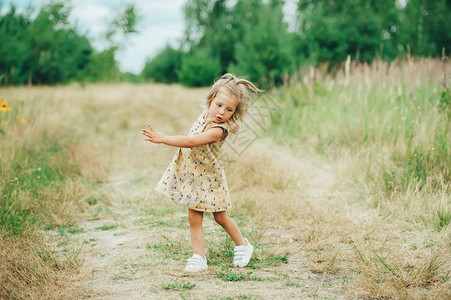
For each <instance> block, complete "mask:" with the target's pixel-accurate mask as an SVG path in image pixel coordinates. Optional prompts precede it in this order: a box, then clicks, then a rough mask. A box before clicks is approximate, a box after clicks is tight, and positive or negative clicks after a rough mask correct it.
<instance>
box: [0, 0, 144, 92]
mask: <svg viewBox="0 0 451 300" xmlns="http://www.w3.org/2000/svg"><path fill="white" fill-rule="evenodd" d="M0 8H1V2H0ZM32 14H33V11H31V10H30V9H29V10H28V11H26V12H25V13H18V12H17V10H16V8H15V7H14V6H11V7H10V9H9V10H8V11H7V12H6V13H4V14H0V85H21V84H57V83H66V82H69V81H73V80H76V81H118V80H123V79H124V78H125V74H122V73H121V72H120V70H119V67H118V63H117V61H116V59H115V54H116V52H117V50H118V49H119V48H120V47H121V46H123V45H122V44H121V43H120V42H118V40H121V37H123V36H126V35H128V34H130V33H134V32H136V30H135V25H136V21H137V17H136V12H135V8H134V7H133V6H132V5H128V6H126V7H124V8H123V9H121V10H119V11H118V12H117V15H115V16H113V18H112V19H111V20H110V24H108V30H107V32H105V36H104V40H105V44H106V45H107V47H106V49H105V50H103V51H95V50H94V48H93V46H92V43H91V41H90V40H89V38H88V37H87V36H86V34H83V33H81V32H80V30H79V29H78V28H77V27H76V26H74V25H72V24H70V22H69V15H70V6H68V5H67V3H66V2H63V1H62V2H51V3H49V4H47V5H44V6H43V7H42V8H41V9H40V10H39V12H38V13H37V14H36V16H35V17H32Z"/></svg>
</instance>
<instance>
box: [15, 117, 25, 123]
mask: <svg viewBox="0 0 451 300" xmlns="http://www.w3.org/2000/svg"><path fill="white" fill-rule="evenodd" d="M17 120H19V121H20V123H25V119H24V118H23V117H21V116H17Z"/></svg>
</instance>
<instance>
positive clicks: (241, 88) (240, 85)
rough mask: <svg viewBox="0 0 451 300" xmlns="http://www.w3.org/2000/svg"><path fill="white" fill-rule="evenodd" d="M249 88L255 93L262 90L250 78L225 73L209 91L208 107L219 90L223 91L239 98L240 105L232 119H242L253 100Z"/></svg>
mask: <svg viewBox="0 0 451 300" xmlns="http://www.w3.org/2000/svg"><path fill="white" fill-rule="evenodd" d="M249 90H252V91H253V92H255V93H258V92H262V90H260V89H258V88H257V87H256V86H255V85H254V84H253V83H252V82H250V81H249V80H246V79H243V78H238V77H236V76H235V75H233V74H230V73H227V74H224V75H222V76H221V78H220V79H218V80H217V81H216V82H215V83H214V84H213V86H212V87H211V89H210V91H209V92H208V95H207V100H206V105H207V108H209V107H210V104H211V101H213V99H214V98H215V97H216V95H217V94H218V93H219V92H223V93H225V94H227V95H229V96H232V97H236V98H237V99H238V105H237V106H236V109H235V112H234V113H233V115H232V117H231V118H230V119H231V120H232V121H233V122H235V123H237V122H238V121H242V120H243V117H244V115H245V114H246V112H247V109H248V107H249V103H250V101H251V93H250V91H249Z"/></svg>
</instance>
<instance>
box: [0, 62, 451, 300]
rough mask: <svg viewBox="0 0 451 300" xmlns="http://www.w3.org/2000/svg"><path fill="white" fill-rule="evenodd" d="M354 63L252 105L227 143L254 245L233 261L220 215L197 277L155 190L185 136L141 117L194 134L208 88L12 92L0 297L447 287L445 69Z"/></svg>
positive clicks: (450, 204)
mask: <svg viewBox="0 0 451 300" xmlns="http://www.w3.org/2000/svg"><path fill="white" fill-rule="evenodd" d="M346 69H348V70H350V71H349V72H348V71H344V70H346ZM344 70H343V72H342V71H341V70H339V71H337V72H336V74H335V75H334V76H332V75H328V74H326V73H324V72H322V71H321V69H315V70H313V69H310V70H306V72H305V74H302V75H303V76H302V77H301V78H302V80H299V81H296V82H293V83H292V84H291V85H289V86H286V87H283V88H280V89H277V90H273V91H270V92H268V93H266V94H265V95H263V96H261V97H259V98H258V99H257V100H256V101H255V104H254V106H253V107H252V110H251V113H250V115H249V118H248V119H246V120H245V122H244V123H243V124H242V130H241V132H240V133H239V134H238V135H236V136H230V137H229V142H228V143H227V144H226V145H225V146H224V155H223V158H224V160H225V165H226V168H227V169H226V174H227V178H228V181H229V188H230V193H231V196H232V203H233V208H232V210H231V211H230V215H231V216H232V217H233V218H234V219H235V220H236V221H237V223H238V224H239V226H240V228H241V229H242V231H243V232H244V235H245V236H247V237H248V238H249V239H250V241H251V242H252V243H253V244H254V245H255V246H256V250H255V254H254V256H253V258H252V260H251V262H250V265H249V267H248V268H245V269H234V268H231V260H232V256H233V252H232V250H233V244H232V242H231V240H230V239H229V238H227V237H226V234H225V232H224V231H223V230H222V229H220V227H219V226H218V225H217V224H215V223H214V221H213V219H212V216H211V215H210V214H207V215H206V218H205V220H204V226H205V234H206V247H207V258H208V260H209V269H208V271H207V272H203V273H201V274H195V275H189V274H185V273H184V272H183V267H184V264H185V260H186V259H187V258H189V256H190V242H189V230H188V221H187V213H186V211H185V209H183V208H179V207H176V206H174V205H173V204H172V203H171V202H170V201H168V200H167V199H165V198H164V197H163V196H161V195H159V194H157V193H156V192H154V191H153V187H154V186H155V184H156V182H157V181H158V179H159V178H160V176H161V174H162V173H163V172H164V170H165V168H166V166H167V165H168V163H169V161H170V159H171V157H172V156H173V154H174V153H175V151H176V149H175V148H170V147H167V146H161V145H151V144H148V143H145V142H143V138H142V136H141V134H140V129H141V128H143V127H144V126H145V125H146V124H147V123H148V122H150V123H151V124H152V125H153V126H154V128H156V130H158V131H161V132H164V133H166V134H185V133H186V132H187V131H188V129H189V127H190V125H191V123H192V122H193V120H194V119H195V118H196V117H197V116H198V114H199V113H200V112H201V109H202V108H201V106H200V104H201V103H202V99H203V98H204V97H205V95H206V93H207V91H208V89H188V88H184V87H181V86H178V85H159V84H142V85H132V84H119V85H88V86H79V85H68V86H57V87H31V88H29V87H20V88H13V87H11V88H1V89H0V98H1V99H4V100H5V101H6V102H7V104H6V105H5V106H3V107H4V108H3V109H2V111H0V124H1V125H0V126H1V129H0V153H1V157H0V163H1V166H0V173H1V179H0V180H1V181H0V196H1V203H0V231H1V234H0V238H1V241H0V253H1V256H0V265H1V266H2V267H1V268H0V270H1V274H0V276H1V280H2V285H1V286H0V298H2V299H3V298H5V299H29V298H33V299H41V298H42V299H61V297H63V296H64V298H67V299H80V298H83V297H90V298H93V299H117V298H131V299H143V298H144V299H146V298H148V299H161V298H170V299H179V298H185V299H199V298H202V299H267V298H275V297H276V298H280V297H282V298H286V299H290V298H296V299H299V298H301V299H302V298H321V299H323V298H330V299H336V298H364V299H368V298H375V299H382V298H412V299H422V298H423V299H447V298H449V297H450V295H451V280H450V278H449V277H450V276H451V274H450V270H451V242H450V241H451V225H450V223H451V200H450V199H451V181H450V177H451V171H450V170H451V161H450V160H451V155H450V153H451V152H450V151H451V149H450V148H451V146H450V143H451V142H450V141H451V133H450V112H451V108H450V96H449V92H448V94H447V93H446V92H445V93H444V87H443V72H442V65H441V63H440V62H439V61H434V60H417V61H408V62H402V63H399V64H396V63H395V64H392V65H390V66H389V65H386V64H385V63H382V62H377V63H374V64H373V65H371V66H368V65H351V66H350V67H349V68H344ZM448 78H449V74H448ZM268 103H269V106H268ZM6 107H9V108H10V110H8V109H7V108H6Z"/></svg>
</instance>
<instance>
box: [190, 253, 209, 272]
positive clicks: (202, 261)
mask: <svg viewBox="0 0 451 300" xmlns="http://www.w3.org/2000/svg"><path fill="white" fill-rule="evenodd" d="M187 261H188V263H187V264H186V267H185V271H186V272H199V271H203V270H206V269H207V268H208V265H207V258H202V256H200V255H199V254H193V256H191V257H190V258H188V259H187Z"/></svg>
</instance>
